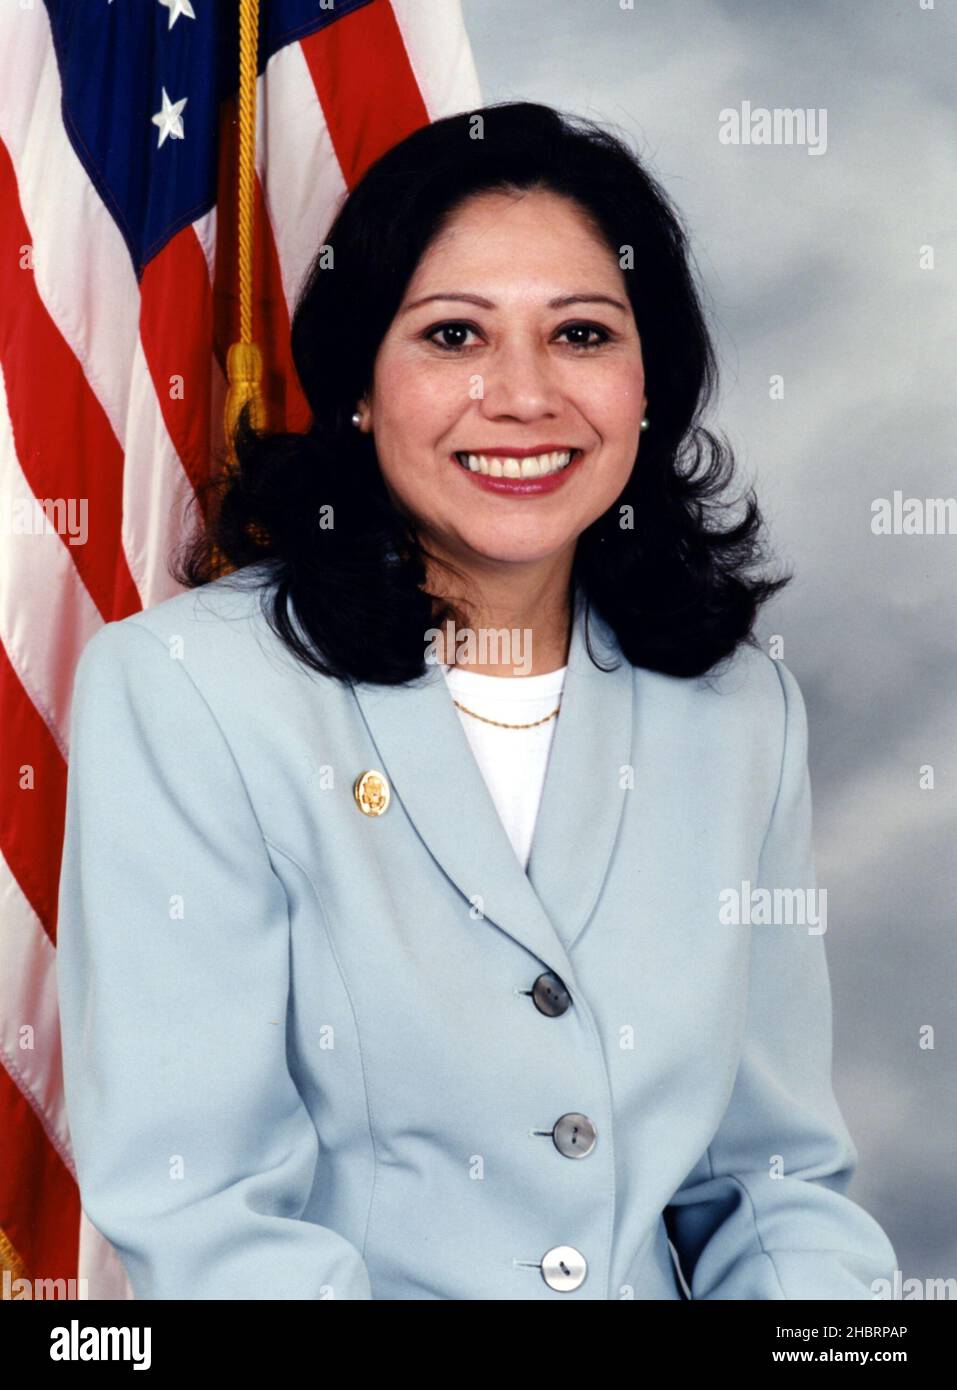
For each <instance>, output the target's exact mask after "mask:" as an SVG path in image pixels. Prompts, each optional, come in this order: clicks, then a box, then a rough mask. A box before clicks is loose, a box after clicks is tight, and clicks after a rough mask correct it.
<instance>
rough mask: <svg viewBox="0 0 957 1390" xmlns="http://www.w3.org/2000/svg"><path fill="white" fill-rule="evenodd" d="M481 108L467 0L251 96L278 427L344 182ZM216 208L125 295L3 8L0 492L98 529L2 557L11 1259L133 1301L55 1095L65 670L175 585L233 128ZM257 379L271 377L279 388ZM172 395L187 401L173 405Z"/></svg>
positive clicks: (225, 236)
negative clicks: (316, 267)
mask: <svg viewBox="0 0 957 1390" xmlns="http://www.w3.org/2000/svg"><path fill="white" fill-rule="evenodd" d="M479 103H480V93H479V87H478V81H477V77H476V73H475V68H474V64H473V62H472V57H471V52H470V49H469V45H468V39H467V36H466V34H465V30H464V26H463V23H462V18H461V13H460V11H459V6H458V4H457V3H455V0H391V3H390V0H372V3H370V4H369V5H367V6H364V7H363V8H361V9H359V10H357V11H355V12H354V13H352V14H350V15H347V16H344V17H343V18H342V19H340V20H338V21H337V22H336V23H334V24H332V25H331V26H329V27H328V28H327V29H324V30H322V31H320V32H319V33H317V34H315V35H312V36H310V37H308V38H305V39H303V40H301V41H300V42H298V43H294V44H290V45H289V46H287V47H286V48H284V49H282V50H281V51H280V52H279V53H277V54H276V55H275V57H273V58H272V60H271V61H270V62H269V64H268V66H267V68H266V71H265V72H264V74H263V75H262V76H261V78H260V79H259V86H258V113H257V114H258V131H257V161H256V162H257V171H258V184H257V216H258V224H257V247H256V274H257V293H256V296H255V299H256V300H257V301H260V300H262V301H263V302H264V304H265V308H264V309H260V308H257V313H256V318H255V321H254V334H255V337H256V340H257V342H259V344H260V346H261V347H262V349H263V351H264V353H265V355H266V358H267V361H268V362H269V364H270V369H271V374H275V379H277V380H278V382H279V384H278V386H277V387H276V388H275V389H273V388H271V390H270V395H269V399H268V401H267V405H268V409H269V414H270V422H271V423H273V424H275V425H280V426H285V427H288V428H293V429H297V428H302V427H303V426H304V425H305V424H306V423H307V421H308V411H307V408H306V404H305V401H304V399H303V396H302V392H301V389H300V387H299V384H298V382H297V381H296V379H295V373H294V370H293V367H292V362H291V357H290V353H289V341H288V339H289V321H290V316H291V313H292V309H293V307H294V303H295V297H296V292H297V289H298V286H299V284H300V282H301V280H302V277H303V275H304V273H305V271H306V269H307V267H308V265H309V262H310V260H311V258H312V256H313V255H314V254H315V252H316V250H317V248H318V247H319V245H320V244H321V242H322V238H323V236H324V234H325V233H326V231H327V230H328V228H329V225H330V223H331V221H332V218H333V216H334V214H335V211H336V209H337V207H338V205H339V203H340V201H341V199H342V198H343V197H344V195H345V193H346V191H347V190H348V189H349V188H350V187H352V186H353V185H354V183H355V182H356V180H357V179H358V178H359V177H360V176H361V174H362V172H363V171H364V170H365V169H366V168H367V167H368V165H369V163H370V162H371V161H372V160H373V159H375V158H376V157H377V156H378V155H379V154H381V153H382V152H383V151H384V150H385V149H387V148H389V146H390V145H392V144H394V143H395V142H396V141H397V140H399V139H401V138H403V137H404V136H405V135H406V134H408V133H409V132H411V131H412V130H414V129H416V128H417V127H418V126H420V125H422V124H424V123H425V122H426V121H428V120H431V119H436V118H438V117H440V116H443V115H447V114H449V113H451V112H454V111H462V110H468V109H471V108H474V107H475V106H477V105H478V104H479ZM231 110H232V104H231V103H227V104H226V107H225V109H224V111H223V113H222V117H221V124H220V134H221V142H222V154H221V158H222V159H223V160H225V161H230V162H228V163H225V164H224V178H223V180H221V188H222V189H223V197H222V198H221V200H220V204H219V206H218V207H217V208H216V209H214V210H213V211H212V212H210V213H209V214H208V215H207V216H205V217H203V218H202V219H200V220H199V221H198V222H196V223H194V224H193V225H192V226H190V227H186V228H184V229H183V230H182V231H181V232H179V233H178V234H177V235H176V236H175V237H173V238H172V240H171V241H170V242H169V243H168V244H167V246H166V247H164V249H163V250H162V251H161V252H160V253H159V254H158V255H157V256H156V257H155V258H154V260H153V261H151V262H150V264H149V265H148V266H147V268H146V270H145V272H144V274H143V277H142V279H141V281H140V282H139V283H137V278H136V275H135V273H134V270H133V267H132V265H131V263H130V259H129V254H128V251H127V248H126V245H125V243H124V241H123V238H122V237H121V235H120V233H119V231H118V230H117V228H116V225H115V223H114V222H113V220H112V218H111V217H110V216H109V214H108V212H107V210H106V208H105V207H104V205H103V203H102V202H101V200H100V198H99V195H98V194H97V192H96V190H95V188H94V187H93V185H92V184H91V182H90V180H89V178H88V176H87V174H86V171H85V170H84V168H83V166H82V164H81V163H80V161H79V160H78V159H77V157H76V154H75V152H74V150H73V147H72V145H71V144H70V141H69V139H68V138H67V135H66V132H65V130H64V127H63V122H62V117H61V112H60V82H59V74H58V70H57V64H56V60H55V56H54V50H53V42H52V37H51V33H50V28H49V22H48V19H47V13H46V10H45V8H44V6H43V5H40V4H37V5H34V6H33V7H32V8H21V7H20V6H18V5H13V4H6V5H3V6H0V203H2V205H3V207H4V209H5V213H4V218H3V223H2V226H0V243H2V244H0V497H2V499H3V501H2V504H0V505H2V506H3V507H4V508H5V509H6V510H5V511H0V521H2V519H3V517H4V516H10V515H11V514H12V510H13V508H14V507H15V505H16V503H17V501H18V500H19V501H20V502H21V503H22V504H24V505H26V504H29V503H32V501H33V499H36V498H53V499H56V498H73V499H85V500H86V502H87V518H88V527H89V531H88V538H87V541H86V544H85V545H71V544H70V543H69V537H68V536H65V535H62V534H58V533H57V532H56V531H54V530H50V529H46V530H44V529H38V530H37V532H36V533H35V534H14V533H12V531H11V532H10V533H8V534H4V535H3V537H2V543H0V730H2V733H0V1063H2V1065H0V1133H2V1134H3V1136H4V1144H3V1153H2V1156H0V1268H3V1267H4V1265H5V1264H6V1266H8V1267H10V1268H12V1269H13V1270H14V1272H15V1273H17V1274H26V1275H27V1276H28V1277H32V1278H54V1277H60V1278H69V1277H73V1276H76V1275H77V1274H79V1275H80V1276H81V1277H85V1278H86V1279H87V1280H88V1281H89V1296H90V1297H92V1298H125V1297H130V1296H131V1294H130V1289H129V1284H128V1282H127V1280H126V1276H125V1273H124V1271H123V1268H122V1265H121V1264H120V1262H119V1260H118V1258H117V1256H116V1253H115V1251H113V1250H112V1249H111V1247H110V1246H109V1245H108V1244H107V1243H106V1241H104V1240H103V1238H102V1237H101V1236H100V1235H99V1234H98V1233H97V1232H96V1231H95V1230H94V1229H93V1228H92V1226H90V1224H89V1223H88V1222H87V1221H86V1219H85V1218H84V1217H83V1215H82V1212H81V1209H80V1203H79V1197H78V1193H77V1189H76V1182H75V1172H74V1169H73V1164H72V1158H71V1154H70V1141H69V1130H68V1125H67V1116H66V1113H65V1108H64V1103H63V1092H62V1077H61V1065H60V1048H59V1029H58V1020H57V1006H56V990H55V971H54V966H55V955H54V952H55V948H56V898H57V882H58V875H59V862H60V852H61V848H62V828H63V826H62V822H63V808H64V798H65V789H66V769H67V760H68V758H69V748H68V729H69V717H70V694H71V686H72V678H73V671H74V668H75V664H76V661H77V658H78V656H79V653H80V651H81V650H82V648H83V646H84V644H85V643H86V641H87V640H88V639H89V638H90V637H91V636H92V635H93V633H94V632H96V631H97V629H98V628H99V627H100V626H101V624H102V623H104V622H109V621H112V620H115V619H118V618H122V617H125V616H126V615H127V614H128V613H131V612H134V611H136V610H137V609H138V608H140V607H148V606H149V605H151V604H154V603H157V602H160V601H161V600H162V599H164V598H167V597H169V596H170V595H171V594H172V593H174V592H175V585H174V584H173V582H172V580H171V579H170V578H169V576H168V574H167V560H168V556H169V554H170V551H171V549H172V548H173V547H174V546H175V545H176V544H177V543H178V542H180V541H181V540H182V539H183V536H184V532H185V528H186V526H187V525H192V524H195V522H196V519H197V518H198V512H197V510H196V507H195V490H196V488H197V486H198V485H199V484H200V483H201V482H202V481H203V480H204V479H205V478H206V477H207V476H208V470H209V467H210V459H211V457H213V455H214V453H215V451H216V450H217V449H219V448H220V447H221V445H222V438H223V435H222V407H223V400H224V397H225V389H226V382H225V376H224V368H225V354H226V349H227V347H228V344H229V342H230V341H232V340H233V339H234V338H235V337H236V336H237V333H236V325H235V323H234V322H231V321H230V313H231V306H232V300H231V299H230V298H228V294H229V293H231V292H232V291H233V288H234V287H233V285H232V282H231V275H232V267H233V265H234V254H235V253H234V252H233V251H232V250H231V248H230V236H231V234H232V232H233V227H234V216H233V211H232V207H230V206H226V203H227V202H228V198H229V197H231V196H233V192H234V191H233V190H232V189H231V187H230V179H231V178H232V172H231V171H232V170H233V168H234V167H235V165H234V162H232V153H233V148H234V147H233V144H232V142H233V140H234V139H235V128H234V126H233V124H232V122H231ZM271 379H273V377H272V375H271ZM180 381H181V382H182V383H183V384H184V388H185V398H184V399H180V398H179V396H180V392H179V391H177V390H176V389H175V386H176V383H177V382H180Z"/></svg>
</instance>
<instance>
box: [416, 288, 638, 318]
mask: <svg viewBox="0 0 957 1390" xmlns="http://www.w3.org/2000/svg"><path fill="white" fill-rule="evenodd" d="M436 299H444V300H453V301H455V302H457V303H461V304H475V305H477V306H478V308H480V309H494V308H495V304H494V303H493V302H492V300H491V299H483V298H482V296H481V295H479V294H464V293H462V294H427V295H425V297H424V298H423V299H416V300H413V302H412V303H411V304H407V305H406V306H405V308H404V309H403V310H402V313H403V314H409V313H411V312H412V310H413V309H418V308H420V307H421V306H422V305H423V304H431V303H432V302H433V301H434V300H436ZM570 304H609V305H611V307H612V308H613V309H620V310H621V311H622V313H625V314H627V313H628V306H627V304H623V303H622V301H621V300H620V299H614V298H613V297H612V296H611V295H610V294H563V295H559V297H558V298H557V299H550V300H549V301H548V305H547V307H548V308H549V309H566V308H568V306H569V305H570Z"/></svg>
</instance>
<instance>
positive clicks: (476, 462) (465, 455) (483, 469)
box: [453, 448, 581, 478]
mask: <svg viewBox="0 0 957 1390" xmlns="http://www.w3.org/2000/svg"><path fill="white" fill-rule="evenodd" d="M580 453H581V450H580V449H575V448H557V449H549V448H545V449H541V450H539V449H536V450H531V449H525V450H519V449H516V450H515V452H514V453H506V452H505V451H504V450H500V449H495V450H490V451H489V452H487V453H481V452H476V453H469V452H466V451H465V450H460V451H457V452H456V453H455V454H454V455H453V457H454V458H455V460H456V462H457V463H458V464H459V466H460V467H461V468H464V469H466V470H467V471H468V472H470V473H482V474H485V475H486V476H487V477H491V478H547V477H550V476H551V475H552V474H557V473H561V472H563V471H564V470H565V469H566V468H567V467H568V466H569V464H570V463H572V462H573V460H574V459H575V458H576V457H577V456H578V455H579V454H580Z"/></svg>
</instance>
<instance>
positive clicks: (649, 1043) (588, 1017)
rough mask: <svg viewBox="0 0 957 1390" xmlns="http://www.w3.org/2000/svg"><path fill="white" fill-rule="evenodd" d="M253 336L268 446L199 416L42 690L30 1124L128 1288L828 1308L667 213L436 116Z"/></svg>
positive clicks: (710, 370) (550, 156) (772, 826)
mask: <svg viewBox="0 0 957 1390" xmlns="http://www.w3.org/2000/svg"><path fill="white" fill-rule="evenodd" d="M329 248H331V255H330V251H329ZM293 346H294V352H295V361H296V366H297V370H298V372H299V374H300V378H301V381H302V385H303V387H304V389H305V391H306V394H307V396H308V398H309V402H310V406H311V408H312V410H313V413H314V424H313V426H312V428H311V430H310V432H309V433H308V435H306V436H304V437H300V436H277V435H264V436H256V435H255V434H253V433H252V432H251V431H250V430H248V429H243V431H242V432H241V434H240V437H239V441H238V452H239V458H240V462H241V468H240V471H239V474H238V477H237V478H236V479H235V480H234V481H233V482H232V483H230V484H229V485H228V486H227V487H226V488H225V494H224V497H223V499H222V506H221V509H220V511H219V515H218V520H217V523H216V525H215V527H213V528H212V529H211V530H210V532H209V534H208V535H207V536H206V537H205V538H203V539H201V540H200V541H199V542H198V543H197V544H196V545H195V546H194V548H193V550H192V552H191V553H190V555H189V556H188V557H187V558H186V563H185V567H184V571H183V576H182V577H183V578H184V579H185V580H186V582H187V583H188V584H189V585H190V586H191V587H190V588H189V589H187V591H186V592H185V593H184V594H181V595H179V596H178V597H176V598H173V599H172V600H170V601H168V602H166V603H162V604H160V605H159V606H157V607H155V608H153V609H151V610H150V611H148V612H144V613H141V614H137V615H136V616H134V617H132V618H128V619H126V620H124V621H122V622H119V623H114V624H110V625H108V626H107V627H106V628H105V629H104V630H103V631H102V632H101V633H99V634H98V635H97V636H96V637H95V638H94V639H93V641H92V642H90V643H89V645H88V646H87V648H86V650H85V651H84V654H83V657H82V660H81V663H80V667H79V669H78V673H77V678H76V688H75V706H74V719H73V743H72V750H73V751H72V758H71V764H70V780H69V797H68V811H67V816H68V821H67V838H66V847H65V854H64V864H63V876H62V885H61V898H60V923H61V925H60V943H59V956H58V971H59V979H60V988H61V999H62V1022H63V1038H64V1066H65V1084H66V1095H67V1102H68V1110H69V1116H70V1120H71V1125H72V1133H73V1141H74V1145H75V1152H76V1161H77V1169H78V1174H79V1181H80V1190H81V1196H82V1199H83V1202H84V1205H85V1208H86V1211H87V1213H88V1215H89V1217H90V1219H91V1220H92V1221H93V1222H94V1224H95V1225H96V1226H97V1227H98V1228H99V1229H100V1231H101V1232H102V1233H103V1234H104V1235H105V1236H106V1237H107V1238H108V1239H109V1240H110V1241H112V1242H113V1244H114V1245H115V1246H116V1248H117V1250H118V1252H119V1254H120V1256H121V1258H122V1260H123V1263H124V1266H125V1268H126V1270H127V1272H128V1274H129V1277H130V1280H131V1283H132V1286H133V1289H134V1292H135V1293H136V1295H137V1296H138V1297H141V1298H183V1297H185V1298H201V1299H208V1298H322V1297H336V1298H355V1299H368V1298H376V1299H416V1298H419V1299H421V1298H442V1299H549V1298H555V1297H574V1298H578V1299H619V1298H640V1299H676V1298H682V1297H687V1296H690V1297H692V1298H695V1299H798V1298H824V1299H866V1298H869V1297H871V1296H872V1293H871V1288H870V1285H871V1282H872V1280H874V1279H877V1278H880V1277H890V1276H891V1275H892V1272H893V1269H894V1267H895V1263H896V1262H895V1257H894V1251H893V1250H892V1248H891V1246H890V1244H889V1243H888V1240H887V1238H886V1236H885V1235H884V1233H883V1232H882V1230H881V1229H880V1227H879V1226H878V1225H877V1224H876V1223H875V1222H874V1221H873V1220H872V1219H871V1218H870V1217H869V1216H868V1215H867V1214H866V1213H865V1212H864V1211H863V1210H861V1209H860V1207H858V1206H856V1205H855V1204H854V1203H853V1202H852V1201H851V1200H849V1199H848V1197H847V1196H846V1195H845V1191H846V1188H847V1184H848V1182H849V1179H850V1177H851V1175H852V1172H853V1170H854V1166H855V1163H856V1159H857V1155H856V1151H855V1148H854V1145H853V1142H852V1140H851V1137H850V1136H849V1134H848V1131H847V1129H846V1128H845V1124H844V1121H843V1119H842V1116H841V1114H840V1111H839V1109H838V1106H837V1103H836V1101H835V1097H834V1094H833V1092H832V1089H831V1081H830V1062H831V1022H830V999H829V988H828V976H827V967H826V961H825V953H824V942H823V936H822V928H821V926H820V925H819V923H820V915H819V914H818V915H817V916H815V914H814V912H813V911H809V912H808V913H807V915H806V918H805V917H800V916H799V918H798V919H797V920H795V919H793V918H791V917H790V916H789V917H788V918H787V919H786V920H776V919H774V914H772V920H770V921H764V920H763V919H762V918H761V916H760V914H758V913H754V912H753V911H752V902H753V900H754V895H758V896H759V897H760V896H761V895H764V897H766V898H767V899H769V900H770V901H772V902H773V903H774V905H775V909H777V905H778V903H779V902H781V901H784V900H785V899H787V901H788V902H790V903H793V902H794V901H795V900H800V901H808V900H810V898H811V895H813V894H814V891H815V887H814V879H813V866H812V862H811V840H810V803H809V790H808V780H807V762H806V725H805V715H804V708H803V704H802V699H801V695H800V692H799V690H798V687H797V685H796V683H795V680H794V677H793V676H792V675H791V674H790V673H789V671H788V670H787V669H786V668H785V667H784V666H783V665H782V664H781V663H780V662H775V661H772V660H771V659H770V658H769V657H768V656H766V655H765V654H764V653H763V652H762V651H761V650H760V648H759V647H757V646H756V644H755V643H754V641H753V640H752V638H751V632H752V626H753V623H754V618H755V614H756V612H757V611H758V608H759V606H760V604H761V603H762V602H763V601H764V600H765V599H766V598H767V597H768V596H769V595H770V594H771V593H773V592H774V590H775V589H776V588H777V587H779V586H780V584H781V583H782V582H783V581H782V580H781V579H771V578H767V577H765V578H761V577H759V576H757V575H755V573H753V570H754V567H755V565H756V563H757V562H758V560H759V559H760V551H759V548H758V533H759V525H760V520H759V515H758V511H757V507H756V505H755V502H754V499H753V497H752V496H750V495H748V496H747V497H746V498H745V504H744V506H743V508H742V509H741V510H740V511H737V512H734V514H733V515H732V514H731V513H729V512H728V510H727V508H728V507H729V506H730V505H732V501H731V499H729V498H728V496H727V487H728V484H729V482H730V480H731V472H732V464H731V459H730V456H729V454H728V451H727V449H726V447H725V446H724V445H723V444H722V443H720V442H719V440H718V439H717V438H715V437H714V436H713V435H712V434H710V433H708V432H707V431H706V430H705V429H704V427H703V426H702V424H701V412H702V410H703V408H704V406H705V404H706V403H707V400H708V398H709V394H710V392H711V390H712V387H713V384H714V365H713V358H712V352H711V348H710V345H709V340H708V336H707V332H706V329H705V326H704V324H703V320H702V315H701V310H700V306H699V301H698V297H697V294H696V291H695V288H694V283H693V279H692V276H691V273H690V271H689V267H688V257H687V250H686V240H685V236H684V234H683V232H682V229H681V226H680V223H679V221H678V219H677V217H676V215H675V213H674V212H673V211H672V210H671V209H670V208H669V205H668V202H667V200H666V198H665V196H664V194H663V193H662V191H661V190H660V189H659V188H658V187H657V186H656V184H655V183H654V182H653V180H652V179H651V178H650V177H649V176H648V174H647V173H646V172H644V170H643V169H642V168H641V167H640V166H639V164H638V162H637V161H636V159H635V157H634V156H633V154H632V153H631V152H630V151H629V150H628V149H627V148H626V147H625V146H624V145H623V144H622V143H620V142H619V141H618V140H617V139H616V138H614V137H613V136H612V135H610V134H608V133H607V132H604V131H603V130H601V129H600V128H598V127H595V126H593V125H590V124H588V123H584V122H575V121H572V120H568V119H566V118H563V117H562V116H560V115H559V114H557V113H556V112H554V111H552V110H551V109H550V108H547V107H544V106H538V105H533V104H528V103H515V104H508V105H503V106H496V107H490V108H487V109H486V110H484V111H482V112H479V113H473V114H472V115H460V116H454V117H452V118H450V119H447V120H443V121H439V122H437V123H436V124H434V125H431V126H429V127H427V128H425V129H423V130H420V131H418V132H417V133H416V134H414V135H413V136H411V137H410V138H409V139H407V140H405V141H404V142H403V143H402V144H400V145H398V146H396V147H395V148H394V149H392V150H391V151H390V152H389V153H388V154H386V155H385V156H384V158H382V159H381V160H380V161H379V162H378V163H377V164H376V165H375V166H374V167H373V168H372V169H371V170H370V171H369V172H368V173H367V174H366V176H365V178H364V179H363V180H362V182H361V183H360V184H359V186H358V187H357V188H356V189H355V190H354V191H353V192H352V194H351V195H350V197H349V199H348V200H347V202H346V203H345V205H344V206H343V208H342V210H341V212H340V214H339V216H338V218H337V220H336V222H335V224H334V226H333V227H332V229H331V231H330V234H329V237H328V244H327V247H326V248H325V249H324V250H323V251H322V252H320V255H319V256H318V257H317V260H316V263H315V265H314V267H313V270H312V271H311V273H310V276H309V278H308V280H307V283H306V285H305V287H304V290H303V294H302V297H301V299H300V302H299V304H298V308H297V312H296V315H295V320H294V324H293ZM212 545H215V546H216V547H218V553H219V554H221V555H225V556H226V557H227V559H228V560H229V561H230V562H231V563H232V565H233V566H234V567H235V572H234V573H233V574H231V575H229V576H227V577H225V578H220V579H214V578H213V576H214V574H215V573H216V571H215V569H214V566H213V561H212V558H211V557H212V550H211V546H212ZM492 638H494V639H496V640H495V641H492V640H490V639H492ZM776 894H777V895H778V896H775V895H776ZM801 895H804V897H803V898H801ZM735 901H736V902H737V905H738V906H737V910H736V911H735V910H732V911H729V903H731V904H732V905H733V903H734V902H735ZM777 918H780V913H779V912H778V913H777ZM679 1269H680V1273H679Z"/></svg>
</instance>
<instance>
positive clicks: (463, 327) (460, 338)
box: [422, 319, 477, 352]
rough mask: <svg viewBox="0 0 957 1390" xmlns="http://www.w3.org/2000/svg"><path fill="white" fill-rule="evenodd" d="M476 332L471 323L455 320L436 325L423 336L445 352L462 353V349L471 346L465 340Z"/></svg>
mask: <svg viewBox="0 0 957 1390" xmlns="http://www.w3.org/2000/svg"><path fill="white" fill-rule="evenodd" d="M476 331H477V330H476V329H475V328H473V327H472V325H471V324H470V323H461V322H459V320H458V319H455V320H452V321H451V322H449V323H437V324H434V325H433V326H432V327H431V328H427V329H426V331H425V333H423V335H422V336H423V337H424V338H425V339H427V341H428V342H430V343H434V344H435V346H436V347H437V348H441V349H442V350H443V351H444V352H460V351H461V350H462V348H465V347H469V346H471V344H469V343H467V342H465V338H466V337H467V336H468V334H469V333H475V332H476ZM436 335H439V336H436Z"/></svg>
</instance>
